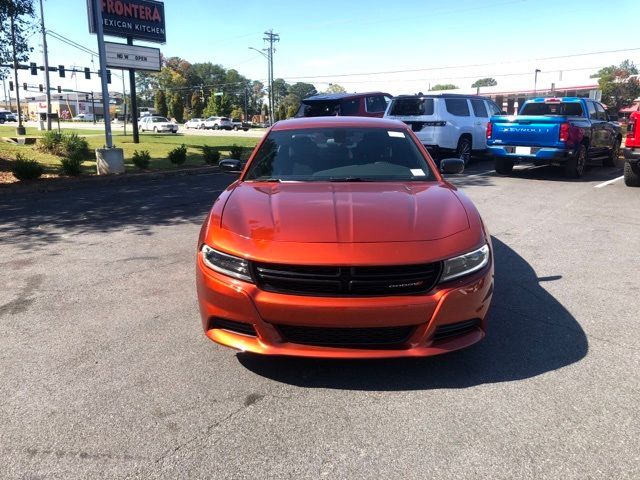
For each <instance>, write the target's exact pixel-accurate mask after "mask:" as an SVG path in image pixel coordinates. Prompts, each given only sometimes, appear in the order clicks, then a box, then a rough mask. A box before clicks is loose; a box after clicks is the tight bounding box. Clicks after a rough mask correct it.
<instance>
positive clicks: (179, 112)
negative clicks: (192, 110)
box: [169, 93, 184, 123]
mask: <svg viewBox="0 0 640 480" xmlns="http://www.w3.org/2000/svg"><path fill="white" fill-rule="evenodd" d="M169 114H170V115H171V117H172V118H175V119H176V122H178V123H182V122H183V121H184V101H183V100H182V95H181V94H179V93H174V94H173V95H171V97H170V98H169Z"/></svg>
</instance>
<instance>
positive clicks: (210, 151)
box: [202, 145, 220, 165]
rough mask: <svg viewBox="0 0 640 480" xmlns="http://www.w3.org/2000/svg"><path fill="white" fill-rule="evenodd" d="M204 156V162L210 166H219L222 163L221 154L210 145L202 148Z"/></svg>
mask: <svg viewBox="0 0 640 480" xmlns="http://www.w3.org/2000/svg"><path fill="white" fill-rule="evenodd" d="M202 156H203V157H204V162H205V163H208V164H209V165H217V164H218V162H219V161H220V152H219V151H218V150H216V149H215V148H214V147H212V146H210V145H204V146H203V147H202Z"/></svg>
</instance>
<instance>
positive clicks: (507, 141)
mask: <svg viewBox="0 0 640 480" xmlns="http://www.w3.org/2000/svg"><path fill="white" fill-rule="evenodd" d="M566 121H567V117H563V116H557V117H556V116H554V117H551V116H550V117H546V116H521V117H519V116H516V117H507V116H497V117H493V118H492V119H491V123H492V124H493V131H492V135H491V139H490V141H489V142H488V143H489V144H492V145H523V146H532V147H534V146H548V147H552V146H559V145H563V144H562V143H561V142H560V141H559V137H560V125H561V124H562V123H563V122H566Z"/></svg>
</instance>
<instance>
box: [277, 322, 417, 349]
mask: <svg viewBox="0 0 640 480" xmlns="http://www.w3.org/2000/svg"><path fill="white" fill-rule="evenodd" d="M415 328H416V327H415V325H406V326H401V327H371V328H367V327H365V328H325V327H301V326H293V325H278V330H279V331H280V334H281V335H282V336H283V337H284V338H285V340H286V341H288V342H292V343H300V344H303V345H317V346H327V347H351V348H391V347H395V348H400V347H401V346H402V344H403V343H404V342H406V341H407V340H408V338H409V337H410V336H411V334H412V333H413V331H414V330H415Z"/></svg>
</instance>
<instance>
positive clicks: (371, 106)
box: [365, 95, 387, 113]
mask: <svg viewBox="0 0 640 480" xmlns="http://www.w3.org/2000/svg"><path fill="white" fill-rule="evenodd" d="M365 104H366V108H367V112H369V113H380V112H384V111H385V110H386V109H387V101H386V100H385V99H384V96H383V95H374V96H371V97H366V98H365Z"/></svg>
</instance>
